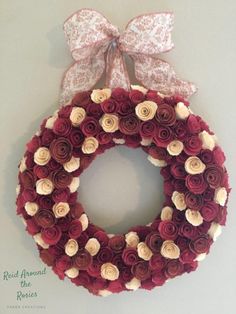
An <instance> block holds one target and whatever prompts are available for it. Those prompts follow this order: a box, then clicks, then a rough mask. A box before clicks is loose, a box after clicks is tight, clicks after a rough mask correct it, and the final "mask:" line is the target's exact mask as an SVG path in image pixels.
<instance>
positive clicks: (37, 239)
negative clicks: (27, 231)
mask: <svg viewBox="0 0 236 314" xmlns="http://www.w3.org/2000/svg"><path fill="white" fill-rule="evenodd" d="M33 238H34V241H35V242H36V243H37V244H38V245H39V246H41V247H42V248H43V249H48V248H49V244H47V243H46V242H44V240H43V239H42V235H41V233H37V234H35V235H34V236H33Z"/></svg>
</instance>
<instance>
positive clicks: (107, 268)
mask: <svg viewBox="0 0 236 314" xmlns="http://www.w3.org/2000/svg"><path fill="white" fill-rule="evenodd" d="M101 277H102V278H103V279H108V280H111V281H113V280H116V279H118V277H119V270H118V268H117V267H116V265H114V264H112V263H105V264H102V266H101Z"/></svg>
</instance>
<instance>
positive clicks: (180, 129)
mask: <svg viewBox="0 0 236 314" xmlns="http://www.w3.org/2000/svg"><path fill="white" fill-rule="evenodd" d="M174 132H175V135H176V137H177V139H178V140H180V141H184V140H185V139H186V138H187V134H188V133H187V127H186V123H185V122H184V121H182V120H178V121H177V122H176V123H175V125H174Z"/></svg>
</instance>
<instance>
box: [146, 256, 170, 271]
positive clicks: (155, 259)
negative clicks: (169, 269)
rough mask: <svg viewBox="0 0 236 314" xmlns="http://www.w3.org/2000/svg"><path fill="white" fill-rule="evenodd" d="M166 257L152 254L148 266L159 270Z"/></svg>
mask: <svg viewBox="0 0 236 314" xmlns="http://www.w3.org/2000/svg"><path fill="white" fill-rule="evenodd" d="M165 264H166V259H165V258H164V257H163V256H161V254H154V255H153V256H152V257H151V259H150V260H149V266H150V268H151V270H155V271H158V270H159V271H160V270H161V269H163V268H164V266H165Z"/></svg>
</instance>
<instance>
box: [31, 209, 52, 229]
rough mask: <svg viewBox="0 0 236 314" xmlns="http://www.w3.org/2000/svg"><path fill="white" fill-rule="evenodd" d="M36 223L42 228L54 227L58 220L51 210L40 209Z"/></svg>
mask: <svg viewBox="0 0 236 314" xmlns="http://www.w3.org/2000/svg"><path fill="white" fill-rule="evenodd" d="M34 218H35V221H36V222H37V224H38V225H39V226H40V227H42V228H50V227H53V226H54V225H55V223H56V218H55V216H54V215H53V213H52V212H51V211H50V210H47V209H40V210H39V211H38V212H37V213H36V215H35V217H34Z"/></svg>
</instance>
